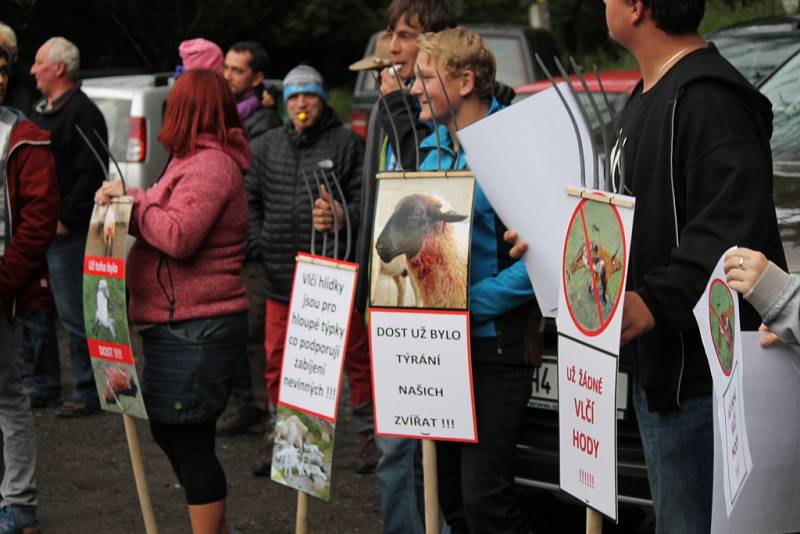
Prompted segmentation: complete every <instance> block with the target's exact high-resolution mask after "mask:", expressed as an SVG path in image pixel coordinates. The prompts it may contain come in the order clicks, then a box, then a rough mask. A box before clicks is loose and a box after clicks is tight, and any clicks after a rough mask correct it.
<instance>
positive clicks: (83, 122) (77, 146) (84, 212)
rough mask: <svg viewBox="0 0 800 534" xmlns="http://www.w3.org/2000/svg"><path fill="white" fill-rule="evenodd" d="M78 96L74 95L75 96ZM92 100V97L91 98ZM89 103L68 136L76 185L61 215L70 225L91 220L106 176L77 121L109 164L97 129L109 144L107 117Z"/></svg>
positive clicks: (80, 113)
mask: <svg viewBox="0 0 800 534" xmlns="http://www.w3.org/2000/svg"><path fill="white" fill-rule="evenodd" d="M73 98H74V97H73ZM87 100H88V98H87ZM89 104H91V103H90V102H87V104H86V105H84V106H82V107H81V108H79V110H78V112H77V113H76V114H75V117H74V123H73V125H72V126H71V128H72V132H70V135H69V137H68V139H69V141H68V150H69V161H70V164H71V173H72V179H73V186H72V188H71V189H70V191H69V192H68V193H67V194H66V195H64V196H63V197H62V198H61V206H60V207H59V212H58V219H59V220H60V221H61V222H62V223H63V224H64V226H66V227H67V228H70V229H77V228H83V227H85V226H86V225H88V224H89V217H90V216H91V213H92V207H93V206H94V194H95V192H96V191H97V190H98V189H99V188H100V186H101V185H102V183H103V180H104V179H105V174H104V173H103V168H101V166H100V163H99V162H98V161H97V158H95V156H94V154H92V151H91V149H90V148H89V146H88V145H87V144H86V141H84V140H83V138H82V137H81V136H80V134H78V132H77V131H76V130H75V126H74V125H78V126H79V127H80V128H81V130H83V133H84V134H86V136H87V137H88V138H89V139H90V140H91V142H92V146H94V148H95V150H96V151H97V153H98V154H100V158H101V159H102V161H103V166H104V167H105V168H108V156H107V154H106V151H105V149H104V148H103V147H101V146H100V143H98V142H97V139H96V138H95V135H94V133H93V131H97V133H98V134H100V137H102V139H103V142H104V143H106V145H107V144H108V131H107V130H106V121H105V119H104V118H103V115H102V114H101V113H100V110H99V109H97V108H96V107H95V106H94V105H89Z"/></svg>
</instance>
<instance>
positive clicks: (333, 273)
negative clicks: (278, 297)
mask: <svg viewBox="0 0 800 534" xmlns="http://www.w3.org/2000/svg"><path fill="white" fill-rule="evenodd" d="M357 274H358V266H357V265H356V264H354V263H347V262H341V261H335V260H332V259H330V258H321V257H317V256H312V255H310V254H304V253H301V254H298V258H297V262H296V264H295V271H294V283H293V285H292V296H291V299H290V301H289V317H288V321H287V327H286V341H285V344H284V349H283V367H282V370H281V381H280V389H279V392H278V404H282V405H285V406H289V407H291V408H294V409H296V410H299V411H301V412H306V413H309V414H313V415H317V416H319V417H322V418H324V419H327V420H329V421H336V407H337V405H338V401H339V384H340V383H341V376H342V369H343V367H342V365H343V364H344V355H345V348H346V347H347V335H348V332H349V327H350V316H351V312H352V309H353V299H354V298H355V287H356V277H357Z"/></svg>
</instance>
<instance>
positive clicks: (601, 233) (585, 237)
mask: <svg viewBox="0 0 800 534" xmlns="http://www.w3.org/2000/svg"><path fill="white" fill-rule="evenodd" d="M598 193H600V194H601V195H605V194H606V193H602V192H598ZM616 197H617V198H621V199H625V200H626V201H631V202H633V201H634V199H633V198H632V197H627V196H622V195H616ZM569 198H570V203H571V206H572V207H571V209H570V211H569V213H570V217H569V222H568V223H567V225H566V230H565V237H564V241H563V246H562V248H561V250H562V257H561V272H560V275H561V291H560V292H559V296H558V299H559V304H558V307H559V313H558V319H557V323H558V331H559V332H561V333H564V334H566V335H568V336H569V337H572V338H574V339H578V340H580V341H583V342H585V343H588V344H589V345H591V346H593V347H596V348H598V349H600V350H602V351H605V352H608V353H610V354H619V339H620V332H621V329H622V308H623V305H624V301H625V282H626V278H627V274H628V253H629V251H630V235H631V227H632V226H633V213H634V210H633V209H629V208H625V207H622V206H617V205H614V204H609V203H605V202H598V201H595V200H587V199H585V198H580V197H575V196H570V197H569Z"/></svg>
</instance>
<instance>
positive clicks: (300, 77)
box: [283, 65, 328, 102]
mask: <svg viewBox="0 0 800 534" xmlns="http://www.w3.org/2000/svg"><path fill="white" fill-rule="evenodd" d="M297 93H310V94H314V95H317V96H319V97H320V98H321V99H323V100H325V99H326V98H327V97H328V95H327V93H325V88H324V85H323V82H322V75H321V74H320V73H319V72H317V71H316V69H314V67H310V66H309V65H298V66H297V67H295V68H293V69H292V70H290V71H289V74H287V75H286V77H285V78H284V79H283V101H284V102H286V101H287V100H289V97H290V96H292V95H296V94H297Z"/></svg>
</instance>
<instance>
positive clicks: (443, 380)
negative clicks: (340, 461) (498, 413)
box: [369, 308, 478, 442]
mask: <svg viewBox="0 0 800 534" xmlns="http://www.w3.org/2000/svg"><path fill="white" fill-rule="evenodd" d="M369 326H370V357H371V361H372V384H373V398H374V402H375V433H376V434H378V435H381V436H398V437H411V438H417V439H438V440H446V441H466V442H476V441H477V440H478V436H477V435H476V432H477V431H476V428H477V426H476V422H475V401H474V397H473V394H472V367H471V363H470V352H469V312H461V311H417V310H405V311H401V310H397V309H393V310H389V309H378V308H372V309H370V313H369Z"/></svg>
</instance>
